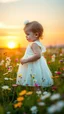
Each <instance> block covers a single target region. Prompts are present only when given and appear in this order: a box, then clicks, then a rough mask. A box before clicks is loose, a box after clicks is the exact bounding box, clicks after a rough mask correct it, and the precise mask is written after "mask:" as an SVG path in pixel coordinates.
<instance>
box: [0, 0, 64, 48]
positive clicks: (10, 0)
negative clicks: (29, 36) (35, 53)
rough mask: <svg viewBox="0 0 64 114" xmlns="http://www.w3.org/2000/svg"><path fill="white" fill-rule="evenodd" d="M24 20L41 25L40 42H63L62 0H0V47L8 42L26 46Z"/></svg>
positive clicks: (63, 15) (49, 43)
mask: <svg viewBox="0 0 64 114" xmlns="http://www.w3.org/2000/svg"><path fill="white" fill-rule="evenodd" d="M26 20H29V21H34V20H35V21H38V22H40V23H41V24H42V25H43V27H44V39H43V40H42V44H44V45H46V46H48V45H58V44H64V0H0V47H7V46H8V43H9V42H15V45H16V47H17V46H18V45H21V47H25V46H27V44H28V41H26V39H25V34H24V31H23V27H24V22H25V21H26Z"/></svg>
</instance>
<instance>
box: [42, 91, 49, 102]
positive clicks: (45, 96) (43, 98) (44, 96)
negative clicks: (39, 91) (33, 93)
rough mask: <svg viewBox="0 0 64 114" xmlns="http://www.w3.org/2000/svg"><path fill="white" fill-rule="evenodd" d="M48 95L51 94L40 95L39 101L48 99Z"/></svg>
mask: <svg viewBox="0 0 64 114" xmlns="http://www.w3.org/2000/svg"><path fill="white" fill-rule="evenodd" d="M50 95H51V93H49V92H48V93H47V94H45V95H41V97H40V99H41V100H45V99H46V98H48V97H50Z"/></svg>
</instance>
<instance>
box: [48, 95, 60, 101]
mask: <svg viewBox="0 0 64 114" xmlns="http://www.w3.org/2000/svg"><path fill="white" fill-rule="evenodd" d="M59 98H60V94H54V95H52V96H51V97H50V100H52V101H53V100H56V99H59Z"/></svg>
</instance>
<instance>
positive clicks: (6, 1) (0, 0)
mask: <svg viewBox="0 0 64 114" xmlns="http://www.w3.org/2000/svg"><path fill="white" fill-rule="evenodd" d="M16 1H19V0H0V2H1V3H8V2H16Z"/></svg>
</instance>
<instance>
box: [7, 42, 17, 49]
mask: <svg viewBox="0 0 64 114" xmlns="http://www.w3.org/2000/svg"><path fill="white" fill-rule="evenodd" d="M15 47H16V45H15V42H9V43H8V48H10V49H12V48H15Z"/></svg>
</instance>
